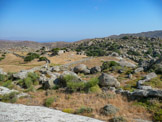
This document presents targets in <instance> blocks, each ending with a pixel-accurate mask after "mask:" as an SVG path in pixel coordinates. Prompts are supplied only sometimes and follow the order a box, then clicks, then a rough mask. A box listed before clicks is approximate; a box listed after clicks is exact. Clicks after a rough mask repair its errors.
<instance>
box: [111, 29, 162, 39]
mask: <svg viewBox="0 0 162 122" xmlns="http://www.w3.org/2000/svg"><path fill="white" fill-rule="evenodd" d="M124 36H137V37H150V38H161V39H162V30H158V31H148V32H141V33H128V34H120V35H112V36H109V38H122V37H124Z"/></svg>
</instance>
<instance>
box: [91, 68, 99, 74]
mask: <svg viewBox="0 0 162 122" xmlns="http://www.w3.org/2000/svg"><path fill="white" fill-rule="evenodd" d="M90 72H91V74H94V73H97V72H101V67H100V66H95V67H93V68H91V69H90Z"/></svg>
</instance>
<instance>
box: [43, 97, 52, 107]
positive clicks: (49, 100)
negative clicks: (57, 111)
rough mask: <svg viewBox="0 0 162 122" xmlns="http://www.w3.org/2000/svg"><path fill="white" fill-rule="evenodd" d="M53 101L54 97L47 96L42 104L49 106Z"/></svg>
mask: <svg viewBox="0 0 162 122" xmlns="http://www.w3.org/2000/svg"><path fill="white" fill-rule="evenodd" d="M53 102H54V98H53V97H50V98H47V99H46V100H45V103H44V105H45V106H46V107H50V106H51V105H52V103H53Z"/></svg>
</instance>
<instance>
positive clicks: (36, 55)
mask: <svg viewBox="0 0 162 122" xmlns="http://www.w3.org/2000/svg"><path fill="white" fill-rule="evenodd" d="M39 57H40V55H39V54H36V53H28V54H27V56H26V57H25V58H24V61H26V62H29V61H32V60H34V59H36V58H39Z"/></svg>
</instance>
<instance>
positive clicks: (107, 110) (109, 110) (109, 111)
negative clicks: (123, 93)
mask: <svg viewBox="0 0 162 122" xmlns="http://www.w3.org/2000/svg"><path fill="white" fill-rule="evenodd" d="M118 111H119V109H118V108H116V107H115V106H113V105H111V104H108V105H105V106H104V107H103V108H101V114H103V115H115V114H116V113H117V112H118Z"/></svg>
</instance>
